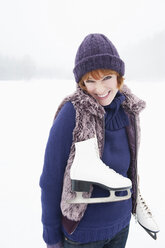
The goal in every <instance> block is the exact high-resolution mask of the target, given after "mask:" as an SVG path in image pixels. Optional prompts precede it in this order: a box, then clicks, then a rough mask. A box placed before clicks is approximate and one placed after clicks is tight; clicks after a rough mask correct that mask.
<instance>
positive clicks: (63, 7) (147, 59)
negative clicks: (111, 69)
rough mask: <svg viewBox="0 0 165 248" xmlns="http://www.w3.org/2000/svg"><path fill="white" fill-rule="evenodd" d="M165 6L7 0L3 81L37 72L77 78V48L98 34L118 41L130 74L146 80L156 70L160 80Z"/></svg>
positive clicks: (0, 56) (1, 28) (3, 6)
mask: <svg viewBox="0 0 165 248" xmlns="http://www.w3.org/2000/svg"><path fill="white" fill-rule="evenodd" d="M164 10H165V1H164V0H115V1H111V0H102V1H100V0H83V1H82V0H81V1H80V0H69V1H68V0H61V1H56V0H14V1H13V0H5V1H2V0H1V1H0V34H1V36H0V79H3V77H4V79H5V75H8V76H9V77H10V74H12V75H14V74H13V73H14V71H16V73H17V71H19V73H20V71H24V73H27V74H28V73H30V74H31V75H33V74H35V72H36V70H37V71H38V73H40V74H41V75H42V74H43V75H44V73H45V75H46V73H47V75H50V76H51V74H52V76H56V75H57V77H58V76H60V77H64V78H65V77H68V78H72V77H73V75H72V69H73V67H74V58H75V53H76V51H77V48H78V46H79V44H80V43H81V41H82V40H83V38H84V37H85V36H86V35H87V34H89V33H95V32H96V33H104V34H105V35H106V36H108V37H109V39H110V40H111V41H112V42H113V43H114V44H115V46H116V47H117V50H118V51H119V54H120V56H121V57H122V59H123V60H124V61H125V63H126V69H127V71H126V73H127V76H128V78H130V79H132V78H135V80H136V79H138V78H139V79H146V78H147V77H148V74H149V71H153V70H154V68H155V70H154V71H156V72H155V74H154V78H156V77H157V76H158V77H159V78H160V79H162V78H163V77H164V78H165V73H164V71H163V69H162V64H164V59H165V49H164V44H165V15H164ZM155 56H156V58H155ZM151 61H153V63H151ZM146 70H147V71H146ZM137 72H139V73H140V74H139V75H140V77H139V76H138V75H137ZM16 73H15V75H16ZM30 74H29V75H30ZM143 77H144V78H143ZM11 78H12V77H11Z"/></svg>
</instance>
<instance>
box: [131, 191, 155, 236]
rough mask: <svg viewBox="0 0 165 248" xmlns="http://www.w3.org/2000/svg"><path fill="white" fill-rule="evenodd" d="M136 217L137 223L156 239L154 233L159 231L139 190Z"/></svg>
mask: <svg viewBox="0 0 165 248" xmlns="http://www.w3.org/2000/svg"><path fill="white" fill-rule="evenodd" d="M136 218H137V221H138V222H139V224H140V225H141V226H142V227H143V228H144V229H145V230H146V231H147V233H148V234H149V235H150V236H151V237H152V238H153V239H157V235H156V234H157V233H158V232H159V228H158V226H157V224H156V222H155V220H154V218H153V216H152V214H151V211H150V210H149V208H148V207H147V205H146V203H145V201H144V200H143V198H142V196H141V194H140V191H138V197H137V207H136Z"/></svg>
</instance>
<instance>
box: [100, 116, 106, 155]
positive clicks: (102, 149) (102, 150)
mask: <svg viewBox="0 0 165 248" xmlns="http://www.w3.org/2000/svg"><path fill="white" fill-rule="evenodd" d="M104 143H105V115H104V116H103V144H102V148H101V158H102V157H103V152H104Z"/></svg>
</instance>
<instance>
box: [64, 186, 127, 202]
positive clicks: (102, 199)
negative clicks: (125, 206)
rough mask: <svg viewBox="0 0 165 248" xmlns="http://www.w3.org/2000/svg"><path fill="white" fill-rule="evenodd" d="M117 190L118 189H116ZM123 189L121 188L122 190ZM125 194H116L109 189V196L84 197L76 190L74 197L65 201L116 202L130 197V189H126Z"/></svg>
mask: <svg viewBox="0 0 165 248" xmlns="http://www.w3.org/2000/svg"><path fill="white" fill-rule="evenodd" d="M118 191H119V190H118ZM122 191H123V190H122ZM125 191H127V195H125V196H116V195H115V191H110V196H109V197H100V198H84V197H83V196H82V194H83V192H76V198H75V199H71V200H69V201H67V203H72V204H76V203H87V204H90V203H104V202H116V201H124V200H128V199H130V198H131V190H130V189H127V190H125Z"/></svg>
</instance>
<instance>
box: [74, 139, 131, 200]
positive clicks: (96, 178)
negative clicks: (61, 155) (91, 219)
mask: <svg viewBox="0 0 165 248" xmlns="http://www.w3.org/2000/svg"><path fill="white" fill-rule="evenodd" d="M70 177H71V182H72V191H75V192H76V198H75V199H73V200H71V201H69V203H101V202H113V201H122V200H127V199H129V198H130V197H131V191H130V189H131V187H132V183H131V180H130V179H128V178H126V177H123V176H122V175H120V174H118V173H116V172H115V171H114V170H113V169H111V168H109V166H107V165H105V164H104V163H103V161H102V160H101V159H100V156H99V149H98V143H97V138H96V137H94V138H91V139H88V140H85V141H81V142H77V143H75V158H74V161H73V164H72V166H71V170H70ZM91 184H96V185H99V186H100V187H102V188H105V189H107V190H109V191H110V196H109V197H100V198H83V196H82V193H83V192H89V190H90V185H91ZM125 190H126V191H127V194H126V195H124V196H116V195H115V192H116V191H125Z"/></svg>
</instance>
